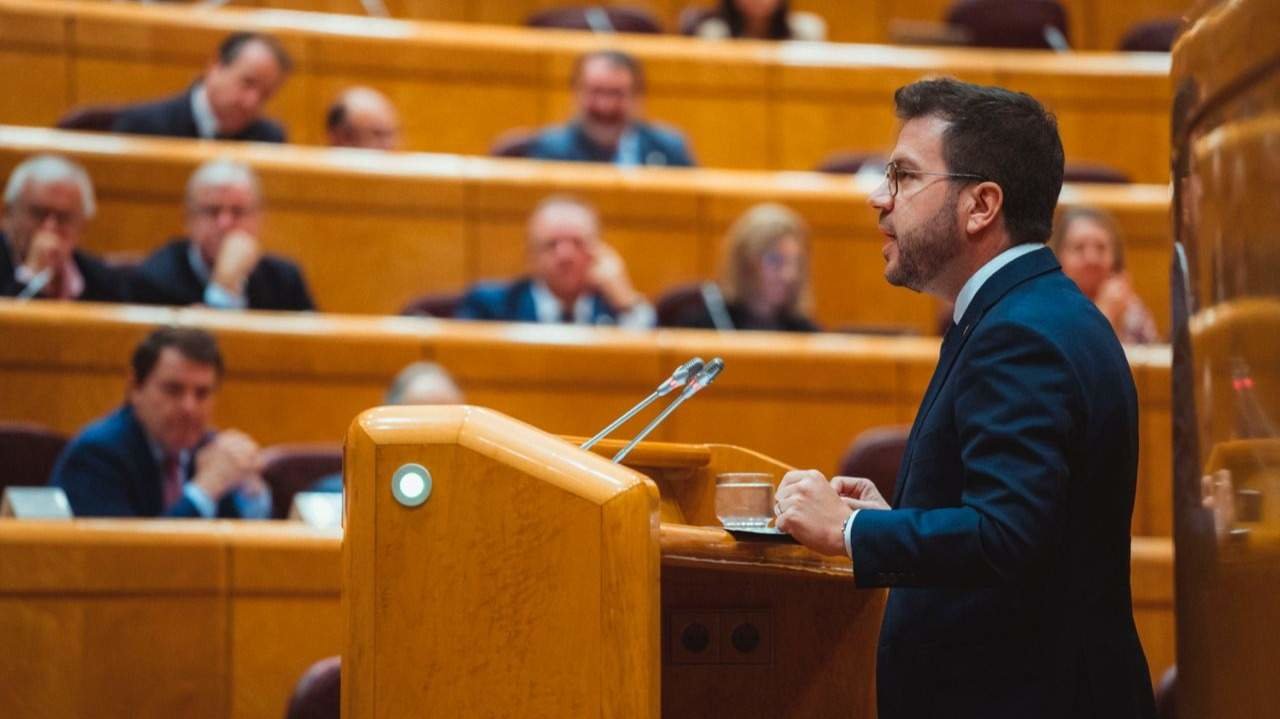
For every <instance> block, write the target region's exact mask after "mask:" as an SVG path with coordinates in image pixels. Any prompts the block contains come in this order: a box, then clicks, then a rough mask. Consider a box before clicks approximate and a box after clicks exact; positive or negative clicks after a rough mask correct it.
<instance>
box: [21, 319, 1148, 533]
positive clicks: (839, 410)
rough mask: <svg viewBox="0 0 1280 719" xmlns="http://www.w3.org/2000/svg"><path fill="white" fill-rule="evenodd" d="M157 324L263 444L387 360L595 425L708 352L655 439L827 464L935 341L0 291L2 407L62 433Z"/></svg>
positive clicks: (1144, 449)
mask: <svg viewBox="0 0 1280 719" xmlns="http://www.w3.org/2000/svg"><path fill="white" fill-rule="evenodd" d="M159 324H182V325H191V326H198V327H204V328H206V329H208V330H210V331H212V332H213V333H214V334H215V335H217V337H218V339H219V341H220V343H221V346H222V350H223V353H224V355H225V358H226V363H227V376H226V379H225V381H224V384H223V388H222V391H221V394H220V397H219V404H218V412H217V423H218V424H219V425H220V426H223V427H238V428H240V429H243V430H245V431H246V432H248V433H249V434H250V435H252V436H253V437H255V438H256V439H257V440H258V441H259V442H261V443H263V444H275V443H280V442H297V441H326V442H337V441H338V440H339V439H340V438H341V437H342V433H343V430H344V429H345V427H346V425H347V422H348V421H349V419H350V418H351V417H353V416H355V415H356V414H357V413H359V412H360V411H361V410H364V409H366V408H368V407H372V406H375V405H378V404H380V403H381V402H382V397H383V393H384V392H385V390H386V387H387V385H388V384H389V383H390V381H391V379H392V377H394V376H395V373H396V372H397V371H399V370H400V369H401V368H402V367H403V366H404V365H406V364H408V363H409V362H412V361H414V360H419V359H425V360H434V361H437V362H440V363H441V364H443V365H444V366H445V367H446V368H448V370H449V371H450V372H451V373H452V374H453V375H454V377H455V378H456V379H457V381H458V383H459V384H460V385H461V387H462V390H463V391H464V392H465V394H466V397H467V401H468V402H470V403H472V404H476V405H481V406H486V407H492V408H494V409H497V410H499V411H501V412H504V413H506V414H509V415H511V416H513V417H517V418H520V419H522V420H525V421H527V422H530V423H533V424H536V425H537V426H539V427H542V428H545V429H547V430H548V431H550V432H554V433H558V434H574V435H581V436H591V435H593V434H595V432H596V431H597V430H598V429H599V428H601V427H603V426H605V425H606V424H607V423H608V422H609V421H610V420H611V419H613V418H614V417H615V416H617V415H618V414H621V413H622V411H623V410H625V409H626V408H627V407H630V406H631V405H632V404H634V403H635V402H636V401H638V400H639V399H640V398H642V397H644V396H645V395H647V394H648V393H649V392H650V391H651V390H652V389H653V387H654V386H655V385H656V384H657V382H658V381H659V380H660V379H661V378H662V377H665V376H666V375H667V373H669V372H670V371H671V370H672V369H674V368H675V367H676V366H677V365H679V364H680V363H682V362H684V361H685V360H686V359H688V358H689V357H692V356H694V355H698V356H701V357H703V358H707V359H709V358H711V357H713V356H717V355H719V356H722V357H724V359H725V362H726V365H727V368H726V370H725V372H724V374H723V375H722V376H721V377H720V378H719V379H718V380H717V381H716V384H715V385H714V386H713V387H712V388H711V389H709V390H708V391H706V392H704V393H703V394H702V395H700V396H699V397H698V398H697V399H696V400H694V401H692V402H690V403H688V406H686V407H683V408H681V409H680V411H679V412H677V413H675V414H674V415H672V417H671V419H670V421H669V422H667V423H666V424H664V425H663V426H661V427H659V429H658V431H657V433H656V434H655V435H654V437H653V439H655V440H666V441H677V442H721V443H725V444H735V445H740V446H750V447H753V448H755V449H757V450H758V451H761V452H764V453H766V454H769V455H770V456H773V457H777V458H778V459H779V460H781V461H783V462H786V463H788V464H790V465H793V466H798V467H814V468H817V469H820V470H822V471H824V472H832V471H834V470H835V469H836V467H837V465H838V463H839V460H840V457H841V455H842V454H843V453H844V451H845V449H846V448H847V447H848V445H849V443H850V442H851V441H852V440H853V438H854V437H855V436H856V435H857V434H858V433H860V432H862V431H863V430H865V429H868V428H870V427H875V426H880V425H892V424H910V423H911V421H912V419H913V418H914V416H915V412H916V408H917V405H918V404H919V401H920V398H921V397H922V396H923V395H924V391H925V388H926V387H927V385H928V382H929V377H930V375H931V374H932V372H933V367H934V364H935V363H936V362H937V353H938V341H937V340H936V339H920V338H883V337H861V336H844V335H821V336H808V337H794V336H788V335H779V334H773V333H740V334H733V335H723V334H718V333H715V332H701V331H688V330H669V331H658V332H651V333H631V332H625V331H620V330H609V329H588V328H571V327H558V328H556V327H543V326H537V325H505V324H485V323H475V324H473V323H463V322H445V321H433V320H417V319H409V318H368V317H352V316H341V315H300V314H284V313H256V312H250V313H221V312H216V311H210V310H169V309H156V308H139V307H128V306H108V305H98V306H94V305H88V304H62V303H53V302H41V303H33V304H30V305H26V306H23V305H19V304H16V303H14V302H11V301H8V302H5V301H0V337H4V338H5V341H4V342H3V343H0V407H3V408H4V414H5V417H4V418H5V419H17V420H29V421H34V422H40V423H42V424H45V425H47V426H50V427H52V428H54V429H56V430H59V431H62V432H65V433H68V434H74V433H75V432H77V431H78V430H79V429H80V428H82V427H83V426H84V425H85V424H87V423H88V422H90V421H92V420H93V419H94V418H96V417H100V416H102V415H104V414H106V413H107V412H108V411H110V410H111V409H112V408H114V407H115V406H117V405H118V403H119V402H120V401H121V397H122V396H123V391H124V385H125V378H126V376H127V364H128V358H129V356H130V354H131V352H132V351H133V347H134V345H135V344H136V343H137V342H138V341H139V340H140V339H141V338H142V337H143V336H144V335H145V334H146V333H147V332H148V331H149V330H150V329H151V328H152V327H154V326H156V325H159ZM1130 358H1131V362H1132V365H1133V368H1134V377H1135V380H1136V382H1137V386H1138V392H1139V398H1140V402H1141V409H1142V426H1141V428H1140V429H1141V439H1142V446H1141V456H1140V465H1139V483H1138V500H1137V506H1136V508H1135V510H1134V532H1135V533H1136V534H1150V535H1156V536H1167V535H1168V534H1169V532H1170V526H1171V524H1170V521H1171V520H1170V510H1169V506H1170V502H1171V498H1170V490H1169V476H1170V468H1169V464H1170V453H1169V442H1170V439H1169V437H1170V431H1171V430H1170V420H1169V410H1168V407H1169V397H1168V386H1169V369H1168V367H1169V353H1168V349H1167V348H1147V349H1142V350H1135V351H1133V352H1132V353H1131V355H1130ZM639 426H642V425H637V426H636V427H627V428H626V431H627V432H634V431H636V430H637V428H638V427H639ZM621 436H627V435H626V434H625V433H624V434H622V435H621Z"/></svg>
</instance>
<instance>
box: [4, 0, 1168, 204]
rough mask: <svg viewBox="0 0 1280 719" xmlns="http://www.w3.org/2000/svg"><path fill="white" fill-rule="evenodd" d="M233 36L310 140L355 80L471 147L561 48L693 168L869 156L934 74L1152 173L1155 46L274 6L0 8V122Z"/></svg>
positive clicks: (181, 72)
mask: <svg viewBox="0 0 1280 719" xmlns="http://www.w3.org/2000/svg"><path fill="white" fill-rule="evenodd" d="M232 29H254V30H260V31H266V32H271V33H273V34H276V35H278V36H279V37H280V38H281V40H282V41H283V42H284V44H285V46H286V47H287V48H288V49H289V50H290V52H291V53H292V54H293V55H294V57H295V59H296V60H297V70H296V72H295V73H294V75H293V77H291V78H290V80H289V82H288V84H287V85H286V86H285V87H284V89H283V90H282V91H281V92H280V94H279V96H278V97H277V98H276V99H275V100H274V101H273V102H272V104H271V107H270V114H272V115H273V116H276V117H279V118H280V119H281V120H283V121H284V123H285V124H286V125H288V127H289V130H290V132H291V136H292V138H293V139H294V141H295V142H302V143H319V142H322V141H323V137H324V133H323V118H324V113H325V109H326V107H327V104H328V103H329V102H330V101H331V100H332V98H333V97H334V96H335V95H336V94H337V92H338V91H339V90H340V89H341V88H343V87H345V86H347V85H349V84H352V83H362V84H370V85H373V86H375V87H378V88H380V89H382V90H383V91H385V92H386V93H387V94H388V95H389V96H390V97H391V98H392V100H393V101H394V102H395V103H396V104H397V105H398V106H399V107H400V111H401V115H402V117H403V119H404V138H405V142H406V147H407V148H408V149H412V150H429V151H435V152H458V153H466V154H482V153H485V152H487V151H488V149H489V147H490V146H491V144H492V143H493V141H494V140H495V139H496V138H497V136H498V135H499V134H500V133H501V132H503V131H505V130H508V129H511V128H513V127H531V126H537V125H542V124H546V123H552V122H560V121H562V120H563V119H565V117H566V116H567V115H568V114H569V109H570V103H571V98H570V91H569V77H570V74H571V72H572V67H573V62H574V59H575V58H576V57H577V56H578V55H579V54H581V53H582V52H583V51H585V50H588V49H593V48H599V47H605V46H609V47H618V48H621V49H625V50H628V51H630V52H633V53H635V54H636V55H637V56H638V57H639V58H640V59H642V60H643V61H644V62H645V65H646V72H647V76H648V84H649V92H648V96H647V98H646V106H647V108H648V114H649V115H650V116H651V117H652V118H653V119H656V120H660V121H663V122H668V123H671V124H673V125H676V126H677V127H679V128H681V129H682V130H683V131H684V132H686V133H687V134H688V136H689V138H690V140H691V141H692V147H693V151H694V153H695V155H696V156H697V157H698V159H699V161H700V162H701V164H703V165H705V166H708V167H728V168H759V169H789V170H806V169H810V168H812V167H814V166H816V165H817V164H818V163H819V162H820V161H821V160H822V159H823V158H824V157H826V156H827V155H828V154H830V153H832V152H835V151H837V150H859V151H874V152H883V151H884V150H885V149H886V148H887V147H889V145H890V144H891V142H892V139H893V133H894V131H895V128H896V124H897V122H896V120H895V118H894V115H893V107H892V93H893V90H894V89H895V88H897V87H898V86H900V85H902V84H905V83H907V82H911V81H913V80H915V79H918V78H919V77H921V76H923V75H929V74H937V73H946V74H952V75H956V76H958V77H960V78H961V79H965V80H971V81H975V82H985V83H994V84H1000V85H1004V86H1007V87H1010V88H1012V89H1016V90H1022V91H1025V92H1029V93H1031V94H1032V95H1035V96H1036V97H1037V98H1039V99H1041V100H1042V101H1044V102H1045V103H1046V104H1047V105H1048V106H1049V107H1050V108H1051V109H1052V110H1054V111H1055V112H1056V113H1057V115H1058V119H1059V123H1060V125H1061V130H1062V137H1063V143H1064V145H1065V147H1066V151H1067V157H1068V159H1070V160H1073V161H1077V162H1104V163H1107V164H1110V165H1113V166H1115V167H1118V168H1119V169H1121V170H1124V171H1125V172H1126V173H1128V174H1129V176H1130V177H1131V178H1132V179H1133V180H1135V181H1137V182H1164V181H1165V180H1166V179H1167V178H1168V168H1167V163H1166V162H1165V160H1164V157H1163V149H1164V148H1165V147H1167V146H1168V139H1169V134H1168V122H1167V120H1166V117H1167V111H1168V105H1169V88H1168V81H1167V77H1168V71H1169V64H1168V58H1167V56H1163V55H1136V54H1134V55H1129V54H1119V53H1091V52H1081V53H1074V54H1071V55H1054V54H1052V53H1044V52H1039V51H985V50H971V49H934V48H890V47H883V46H866V45H864V46H857V45H821V44H806V43H790V44H786V43H784V44H777V43H756V42H742V43H723V44H722V43H706V42H701V41H698V40H696V39H691V38H680V37H642V36H613V37H600V36H593V35H591V34H590V33H577V32H571V31H560V32H552V31H536V30H526V29H523V28H508V27H480V26H475V25H458V24H452V23H429V22H413V21H403V20H382V19H372V18H360V17H340V16H333V15H324V14H308V13H292V12H285V11H279V10H254V9H224V10H219V11H212V12H210V11H200V12H192V11H190V9H186V8H181V7H168V6H147V5H136V4H104V3H97V2H71V1H70V0H3V1H0V47H3V52H0V95H3V96H6V97H14V98H19V97H20V98H24V99H25V98H31V99H30V101H24V102H20V103H8V104H6V105H5V106H4V110H3V111H0V122H6V123H10V124H34V125H51V124H53V122H54V121H55V120H56V119H57V117H58V116H59V115H60V114H61V113H63V112H65V111H67V110H69V109H71V108H72V107H75V106H79V105H85V104H98V103H119V102H124V101H133V100H141V99H148V98H154V97H158V96H160V95H168V94H172V93H173V92H176V91H178V90H180V89H181V88H183V87H186V85H187V84H188V83H189V82H191V79H192V78H193V77H194V76H195V75H196V74H197V73H198V72H199V71H200V69H201V68H203V67H204V65H205V64H206V63H207V62H208V60H209V57H210V56H211V55H212V52H213V49H214V47H215V46H216V44H217V43H218V41H219V40H220V39H221V38H222V37H223V36H224V35H225V34H226V33H227V32H228V31H230V30H232Z"/></svg>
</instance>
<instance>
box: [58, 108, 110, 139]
mask: <svg viewBox="0 0 1280 719" xmlns="http://www.w3.org/2000/svg"><path fill="white" fill-rule="evenodd" d="M118 114H120V108H119V106H117V105H88V106H86V107H77V108H75V109H73V110H71V111H70V112H68V113H67V114H65V115H63V116H62V118H61V119H59V120H58V128H59V129H61V130H92V131H95V132H107V131H109V130H110V129H111V126H112V125H114V124H115V122H116V115H118Z"/></svg>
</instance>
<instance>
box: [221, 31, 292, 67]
mask: <svg viewBox="0 0 1280 719" xmlns="http://www.w3.org/2000/svg"><path fill="white" fill-rule="evenodd" d="M251 42H260V43H262V44H263V45H266V46H267V49H268V50H270V51H271V54H272V55H274V56H275V58H276V64H277V65H279V66H280V71H281V72H283V73H286V74H288V73H290V72H292V71H293V58H291V57H289V53H288V52H286V51H285V49H284V45H281V44H280V41H279V40H277V39H275V38H274V37H272V36H270V35H264V34H262V33H259V32H233V33H231V34H230V35H228V36H227V37H226V38H225V39H223V41H222V44H221V45H219V46H218V64H220V65H223V66H226V65H230V64H231V63H233V62H235V61H236V58H237V57H240V52H241V51H242V50H244V48H245V46H246V45H248V44H249V43H251Z"/></svg>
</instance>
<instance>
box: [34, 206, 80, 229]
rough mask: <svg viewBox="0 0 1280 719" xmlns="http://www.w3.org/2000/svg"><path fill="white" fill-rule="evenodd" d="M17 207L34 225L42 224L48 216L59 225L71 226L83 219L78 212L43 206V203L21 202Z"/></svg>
mask: <svg viewBox="0 0 1280 719" xmlns="http://www.w3.org/2000/svg"><path fill="white" fill-rule="evenodd" d="M19 207H20V208H21V209H22V211H23V212H25V213H26V215H27V217H29V218H31V221H32V222H34V223H35V224H36V225H43V224H44V223H45V222H47V221H48V220H49V218H53V222H54V224H56V225H58V226H59V227H72V226H74V225H78V224H80V222H81V221H82V220H83V219H84V216H83V215H81V214H80V213H79V212H72V211H67V210H57V209H54V208H52V207H45V206H44V205H36V204H33V203H22V204H20V205H19Z"/></svg>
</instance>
